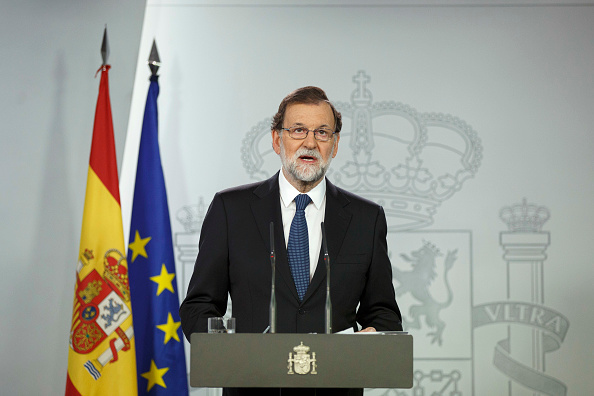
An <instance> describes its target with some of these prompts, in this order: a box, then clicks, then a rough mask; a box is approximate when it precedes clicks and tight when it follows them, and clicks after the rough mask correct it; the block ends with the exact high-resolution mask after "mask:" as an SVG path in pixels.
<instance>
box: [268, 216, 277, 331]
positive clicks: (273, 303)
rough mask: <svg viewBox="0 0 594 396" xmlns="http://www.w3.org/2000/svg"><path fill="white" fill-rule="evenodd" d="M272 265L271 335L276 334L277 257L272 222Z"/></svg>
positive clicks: (271, 224) (272, 224)
mask: <svg viewBox="0 0 594 396" xmlns="http://www.w3.org/2000/svg"><path fill="white" fill-rule="evenodd" d="M270 265H271V266H272V285H271V286H270V326H269V327H270V333H276V290H275V283H276V282H275V279H276V255H275V252H274V223H273V222H272V221H271V222H270Z"/></svg>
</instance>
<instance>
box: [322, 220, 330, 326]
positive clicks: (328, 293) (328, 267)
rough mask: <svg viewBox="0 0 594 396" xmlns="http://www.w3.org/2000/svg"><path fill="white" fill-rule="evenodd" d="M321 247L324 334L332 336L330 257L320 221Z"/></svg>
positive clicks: (324, 232) (324, 230) (323, 228)
mask: <svg viewBox="0 0 594 396" xmlns="http://www.w3.org/2000/svg"><path fill="white" fill-rule="evenodd" d="M321 225H322V247H323V249H324V263H326V334H332V301H330V255H329V254H328V244H327V243H326V228H325V227H324V222H323V221H322V224H321Z"/></svg>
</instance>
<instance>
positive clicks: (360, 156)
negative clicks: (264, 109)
mask: <svg viewBox="0 0 594 396" xmlns="http://www.w3.org/2000/svg"><path fill="white" fill-rule="evenodd" d="M370 81H371V78H370V77H369V76H368V75H367V74H366V73H365V72H364V71H359V72H358V73H357V74H356V75H355V76H354V77H353V82H354V83H355V84H356V88H355V90H354V91H353V92H352V94H351V98H350V102H334V105H335V106H336V108H337V109H338V110H339V111H340V112H341V113H342V116H343V129H342V131H341V132H340V134H341V144H340V147H341V149H340V150H339V151H340V152H341V154H340V155H338V156H337V157H336V158H335V159H334V160H333V164H332V165H331V166H330V169H329V170H328V177H329V179H330V180H332V182H333V183H335V184H336V185H337V186H339V187H343V188H345V189H347V190H349V191H352V192H354V193H357V194H359V195H362V196H364V197H365V198H367V199H370V200H372V201H374V202H377V203H378V204H380V205H382V206H383V207H384V211H385V213H386V216H387V217H388V218H389V221H388V224H389V227H388V230H389V231H405V230H411V229H416V228H421V227H426V226H428V225H431V224H432V223H433V215H434V214H435V213H436V209H437V207H438V206H439V205H441V203H442V202H443V201H445V200H447V199H449V198H450V197H452V196H453V195H454V194H455V193H456V192H457V191H460V189H461V188H462V185H463V184H464V182H465V181H466V180H468V179H469V178H472V177H474V175H475V174H476V172H477V170H478V168H479V166H480V163H481V159H482V145H481V142H480V139H479V138H478V137H477V134H476V132H475V131H474V130H473V129H472V127H470V126H469V125H468V124H467V123H466V122H464V121H463V120H461V119H459V118H457V117H454V116H451V115H448V114H441V113H419V112H417V110H415V109H414V108H412V107H411V106H409V105H406V104H403V103H397V102H393V101H384V102H373V95H372V93H371V91H370V90H369V89H368V88H367V84H368V83H369V82H370ZM346 119H350V120H351V122H350V124H349V122H347V121H346ZM270 122H271V119H270V118H269V119H266V120H263V121H261V122H260V123H258V124H257V125H256V126H254V127H253V128H252V129H251V130H250V131H249V132H248V133H247V134H246V136H245V138H244V140H243V145H242V150H241V153H242V161H243V166H244V168H245V169H246V171H247V172H248V174H249V175H250V176H251V178H252V179H256V180H261V179H264V178H266V177H270V175H271V174H273V173H274V172H276V171H277V170H278V166H279V165H278V160H276V158H274V160H273V161H268V160H269V157H276V154H275V153H274V151H272V150H271V149H270V138H269V136H270ZM345 146H348V149H349V150H350V153H348V154H345V150H344V147H345ZM267 162H271V164H270V165H269V164H268V163H267Z"/></svg>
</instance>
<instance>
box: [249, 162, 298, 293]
mask: <svg viewBox="0 0 594 396" xmlns="http://www.w3.org/2000/svg"><path fill="white" fill-rule="evenodd" d="M254 194H255V195H256V198H255V199H254V200H253V201H252V203H251V206H252V213H253V215H254V219H255V221H256V224H257V225H258V230H259V231H260V235H261V237H262V239H263V240H264V243H265V245H266V246H267V247H268V251H270V222H271V221H272V222H274V245H275V252H276V273H277V278H281V279H282V280H283V281H284V282H285V283H286V285H287V286H288V288H289V290H291V293H292V294H293V296H294V297H295V299H297V300H298V299H299V296H298V294H297V288H296V287H295V282H294V281H293V276H292V275H291V270H290V268H289V260H288V258H287V247H286V243H285V233H284V231H283V218H282V215H281V209H280V195H279V194H280V193H279V187H278V172H277V173H276V175H274V176H273V177H271V178H270V179H268V180H266V181H264V182H263V183H262V184H261V185H260V186H258V187H257V188H256V189H255V190H254ZM277 282H278V279H277Z"/></svg>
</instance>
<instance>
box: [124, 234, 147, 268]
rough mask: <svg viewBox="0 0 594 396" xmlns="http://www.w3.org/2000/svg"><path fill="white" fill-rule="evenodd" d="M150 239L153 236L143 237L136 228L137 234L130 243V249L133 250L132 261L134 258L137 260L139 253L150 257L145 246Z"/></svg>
mask: <svg viewBox="0 0 594 396" xmlns="http://www.w3.org/2000/svg"><path fill="white" fill-rule="evenodd" d="M150 240H151V237H147V238H141V237H140V234H139V233H138V230H136V235H135V236H134V242H132V243H130V245H128V247H129V248H130V250H132V262H134V260H136V257H138V255H140V256H142V257H144V258H148V255H147V254H146V250H145V246H146V244H147V243H149V241H150Z"/></svg>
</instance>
